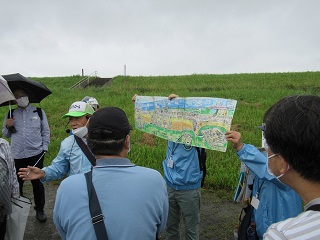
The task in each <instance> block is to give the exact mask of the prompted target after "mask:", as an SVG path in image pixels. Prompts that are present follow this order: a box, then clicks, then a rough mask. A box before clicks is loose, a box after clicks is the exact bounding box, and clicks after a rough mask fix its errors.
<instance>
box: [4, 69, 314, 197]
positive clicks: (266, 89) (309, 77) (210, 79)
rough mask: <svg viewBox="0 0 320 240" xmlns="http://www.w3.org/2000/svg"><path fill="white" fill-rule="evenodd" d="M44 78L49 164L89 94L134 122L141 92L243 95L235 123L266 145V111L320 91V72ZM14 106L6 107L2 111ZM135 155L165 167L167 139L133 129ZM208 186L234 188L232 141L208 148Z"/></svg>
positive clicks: (247, 135)
mask: <svg viewBox="0 0 320 240" xmlns="http://www.w3.org/2000/svg"><path fill="white" fill-rule="evenodd" d="M32 79H34V80H36V81H40V82H42V83H44V84H45V85H46V86H47V87H48V88H49V89H50V90H51V91H52V92H53V93H52V94H51V95H50V96H48V97H47V98H45V99H44V100H43V101H42V102H41V104H34V105H35V106H36V105H39V106H40V107H42V108H43V109H44V110H45V111H46V114H47V116H48V119H49V125H50V129H51V144H50V146H49V152H48V154H47V156H46V162H45V164H46V165H49V164H50V162H51V161H52V159H53V158H54V157H55V156H56V155H57V153H58V151H59V148H60V142H61V141H62V140H63V139H64V138H65V137H67V136H68V135H67V134H66V133H65V129H66V127H65V126H66V124H67V120H66V119H61V116H62V115H63V114H64V113H66V112H67V111H68V109H69V106H70V104H71V103H72V102H74V101H76V100H81V99H82V98H83V97H84V96H87V95H88V96H94V97H95V98H96V99H97V100H98V101H99V105H100V106H101V107H104V106H117V107H120V108H122V109H123V110H124V111H125V112H126V113H127V115H128V117H129V120H130V122H131V124H132V125H134V106H133V104H132V102H131V97H132V96H133V95H134V94H135V93H137V94H139V95H145V96H168V95H169V94H170V93H176V94H178V95H180V96H181V97H218V98H230V99H235V100H237V101H238V103H237V107H236V111H235V115H234V118H233V122H232V129H234V130H238V131H240V132H241V133H242V136H243V141H244V142H245V143H251V144H253V145H255V146H260V145H261V132H260V130H259V129H258V128H257V126H258V125H260V124H261V122H262V118H263V114H264V112H265V111H266V110H267V109H268V108H269V107H270V106H271V105H272V104H273V103H275V102H276V101H277V100H279V99H280V98H282V97H284V96H287V95H294V94H313V95H319V94H320V91H319V90H320V72H305V73H274V74H264V73H261V74H230V75H190V76H164V77H128V76H126V77H124V76H119V77H115V78H114V79H113V80H112V82H110V84H108V85H107V86H105V87H100V88H86V89H75V90H69V87H70V86H72V85H73V84H74V83H76V82H77V81H79V80H80V79H81V77H80V76H70V77H47V78H46V77H44V78H32ZM7 111H8V109H7V108H6V107H2V108H0V114H1V116H5V114H6V112H7ZM131 141H132V142H131V152H130V155H129V158H130V159H131V160H132V161H133V162H134V163H136V164H138V165H142V166H146V167H150V168H154V169H157V170H159V171H160V172H162V167H161V162H162V160H163V158H164V157H165V149H166V141H165V140H164V139H160V138H157V137H153V136H151V135H149V136H148V135H147V134H145V133H143V132H140V131H138V130H133V131H132V133H131ZM207 153H208V159H207V178H206V187H208V188H212V189H224V190H228V191H230V190H231V191H233V190H234V188H235V186H236V183H237V178H238V171H239V160H238V159H237V156H236V154H235V151H234V150H233V148H232V147H231V145H230V144H229V145H228V149H227V151H226V152H225V153H222V152H217V151H210V150H208V151H207Z"/></svg>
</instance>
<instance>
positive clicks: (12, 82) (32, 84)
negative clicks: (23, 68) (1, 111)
mask: <svg viewBox="0 0 320 240" xmlns="http://www.w3.org/2000/svg"><path fill="white" fill-rule="evenodd" d="M2 76H3V78H4V79H5V80H7V82H8V85H9V87H10V89H11V91H12V92H14V91H15V90H16V89H23V90H24V91H25V92H26V93H27V94H28V96H29V102H30V103H39V102H40V101H41V100H42V99H44V98H45V97H46V96H48V95H50V94H51V93H52V92H51V91H50V90H49V89H48V88H47V87H46V86H45V85H43V84H42V83H41V82H36V81H33V80H31V79H30V78H26V77H24V76H22V75H21V74H20V73H15V74H9V75H2ZM8 104H9V103H8V102H7V103H3V104H1V105H0V106H3V105H8Z"/></svg>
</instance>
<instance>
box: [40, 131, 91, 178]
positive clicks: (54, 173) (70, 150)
mask: <svg viewBox="0 0 320 240" xmlns="http://www.w3.org/2000/svg"><path fill="white" fill-rule="evenodd" d="M42 170H43V171H45V173H46V176H45V177H44V178H41V179H40V180H41V182H47V181H51V180H56V179H60V178H63V177H65V176H66V175H69V176H70V175H74V174H78V173H86V172H89V171H90V170H91V163H90V161H89V160H88V158H87V157H86V155H85V154H84V153H83V152H82V150H81V148H80V147H79V145H78V144H77V142H76V140H75V138H74V135H71V136H69V137H67V138H65V139H64V140H63V141H62V142H61V145H60V150H59V152H58V155H57V156H56V158H55V159H53V160H52V162H51V165H50V166H48V167H44V168H42Z"/></svg>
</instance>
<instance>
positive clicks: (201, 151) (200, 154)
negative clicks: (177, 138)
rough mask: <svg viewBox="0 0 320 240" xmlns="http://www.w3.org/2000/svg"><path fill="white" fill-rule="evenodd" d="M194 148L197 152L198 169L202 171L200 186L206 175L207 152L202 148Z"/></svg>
mask: <svg viewBox="0 0 320 240" xmlns="http://www.w3.org/2000/svg"><path fill="white" fill-rule="evenodd" d="M195 148H196V150H197V152H198V159H199V167H200V171H202V180H201V187H203V184H204V179H205V177H206V175H207V166H206V160H207V153H206V150H205V149H204V148H199V147H195Z"/></svg>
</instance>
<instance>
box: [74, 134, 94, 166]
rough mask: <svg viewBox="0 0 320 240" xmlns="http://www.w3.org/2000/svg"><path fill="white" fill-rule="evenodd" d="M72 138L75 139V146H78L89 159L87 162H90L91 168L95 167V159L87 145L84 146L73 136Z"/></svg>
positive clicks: (79, 139)
mask: <svg viewBox="0 0 320 240" xmlns="http://www.w3.org/2000/svg"><path fill="white" fill-rule="evenodd" d="M74 138H75V139H76V142H77V144H78V145H79V147H80V148H81V150H82V152H83V153H84V154H85V155H86V157H87V158H88V159H89V161H90V162H91V165H92V166H95V165H96V158H95V157H94V156H93V155H92V153H91V152H90V150H89V148H88V146H87V144H85V143H84V142H83V141H82V139H81V138H79V137H77V136H74Z"/></svg>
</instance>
